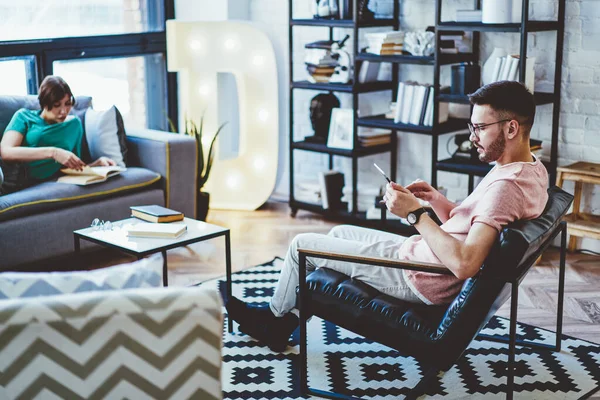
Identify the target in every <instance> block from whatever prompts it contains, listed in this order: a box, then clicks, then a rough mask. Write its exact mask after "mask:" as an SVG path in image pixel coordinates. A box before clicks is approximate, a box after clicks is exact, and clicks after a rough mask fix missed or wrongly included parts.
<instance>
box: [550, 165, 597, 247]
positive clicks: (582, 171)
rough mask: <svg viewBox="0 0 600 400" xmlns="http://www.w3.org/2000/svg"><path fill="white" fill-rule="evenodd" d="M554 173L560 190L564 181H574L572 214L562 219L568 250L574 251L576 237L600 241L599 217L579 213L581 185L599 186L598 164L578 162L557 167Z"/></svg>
mask: <svg viewBox="0 0 600 400" xmlns="http://www.w3.org/2000/svg"><path fill="white" fill-rule="evenodd" d="M556 172H557V175H556V185H557V186H559V187H561V188H562V185H563V182H564V181H575V193H574V196H575V198H574V199H573V212H572V213H571V214H567V215H566V216H565V218H564V220H565V221H567V226H568V231H569V235H570V237H569V247H568V249H569V251H575V248H576V247H577V238H578V237H590V238H593V239H600V216H598V215H593V214H585V213H580V212H579V206H580V205H581V190H582V189H583V184H584V183H592V184H594V185H600V164H593V163H588V162H584V161H580V162H577V163H575V164H571V165H568V166H566V167H558V168H557V169H556Z"/></svg>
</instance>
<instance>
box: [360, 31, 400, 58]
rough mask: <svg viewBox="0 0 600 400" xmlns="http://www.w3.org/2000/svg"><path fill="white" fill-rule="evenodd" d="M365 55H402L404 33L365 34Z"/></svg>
mask: <svg viewBox="0 0 600 400" xmlns="http://www.w3.org/2000/svg"><path fill="white" fill-rule="evenodd" d="M365 39H366V41H367V49H366V52H367V53H372V54H377V55H380V56H390V55H397V54H402V50H403V48H404V32H401V31H388V32H376V33H366V34H365Z"/></svg>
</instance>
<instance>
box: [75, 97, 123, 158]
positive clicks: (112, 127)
mask: <svg viewBox="0 0 600 400" xmlns="http://www.w3.org/2000/svg"><path fill="white" fill-rule="evenodd" d="M85 137H86V141H87V146H88V148H89V154H90V157H91V160H92V161H94V160H97V159H98V158H100V157H102V156H104V157H108V158H111V159H113V160H114V161H115V162H116V163H117V165H119V166H121V167H125V166H127V136H126V134H125V126H124V124H123V117H122V116H121V113H120V112H119V110H118V109H117V107H115V106H112V107H111V108H109V109H108V110H104V111H96V110H94V109H92V108H89V109H88V110H87V111H86V114H85ZM82 153H83V151H82ZM84 161H86V160H85V159H84Z"/></svg>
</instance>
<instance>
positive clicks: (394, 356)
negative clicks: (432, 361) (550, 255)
mask: <svg viewBox="0 0 600 400" xmlns="http://www.w3.org/2000/svg"><path fill="white" fill-rule="evenodd" d="M280 269H281V259H278V258H277V259H275V260H273V261H272V262H270V263H267V264H263V265H261V266H258V267H255V268H252V269H249V270H245V271H242V272H240V273H236V274H234V275H233V294H234V295H235V296H237V297H239V298H241V299H243V300H245V301H249V302H252V303H254V304H267V302H268V300H269V299H270V297H271V295H272V294H273V290H274V286H275V283H276V282H277V279H278V277H279V271H280ZM215 284H216V283H214V282H212V283H209V282H207V283H206V284H205V285H215ZM219 285H220V286H221V287H223V285H224V282H223V281H221V282H220V283H219ZM507 332H508V320H506V319H504V318H500V317H494V318H492V319H491V320H490V322H489V323H488V325H487V326H486V328H485V329H484V330H483V331H482V333H486V334H499V335H507ZM517 333H518V335H519V336H520V338H523V339H526V340H535V341H536V342H541V343H548V344H554V340H555V335H554V333H553V332H549V331H546V330H543V329H538V328H535V327H533V326H529V325H526V324H518V328H517ZM223 334H224V347H223V362H224V364H223V393H224V398H226V399H232V400H233V399H290V400H291V399H298V398H302V397H301V396H300V395H299V393H298V391H297V387H296V385H295V379H296V376H297V368H298V362H299V360H298V358H299V356H298V346H297V345H296V346H294V347H288V350H287V351H286V352H285V353H281V354H280V353H274V352H272V351H270V350H269V349H268V348H266V347H261V346H258V345H257V343H256V342H255V341H254V340H253V339H252V338H250V337H248V336H246V335H244V334H242V333H240V332H239V331H237V325H236V324H234V333H233V334H229V333H228V332H227V331H226V329H224V330H223ZM297 335H298V331H296V332H295V337H294V338H293V342H295V343H297V342H298V336H297ZM295 343H294V344H295ZM507 350H508V349H507V345H505V344H502V343H496V342H491V341H485V340H474V341H473V342H472V343H471V345H470V347H469V348H468V350H467V351H466V353H465V354H464V355H463V357H462V358H461V359H460V360H459V362H458V363H457V364H455V365H454V366H453V367H452V368H451V369H450V370H448V371H446V372H445V373H444V374H440V375H439V376H438V378H437V381H436V382H434V383H432V384H431V386H430V387H429V390H428V395H427V396H425V398H435V399H459V398H470V399H471V398H473V399H490V398H492V399H493V398H501V399H503V398H505V390H506V377H505V374H504V370H505V368H506V363H507ZM422 373H423V369H422V367H421V365H419V363H418V362H417V361H416V360H415V359H413V358H412V357H404V356H402V355H401V354H400V353H398V352H397V351H395V350H393V349H391V348H389V347H386V346H383V345H381V344H378V343H373V342H371V341H369V340H366V339H364V338H363V337H361V336H359V335H356V334H354V333H352V332H350V331H347V330H345V329H342V328H339V327H337V326H335V325H333V324H331V323H329V322H326V321H323V320H321V319H319V318H316V317H315V318H312V319H311V320H310V321H309V323H308V379H309V385H310V386H311V387H313V388H315V389H322V390H327V391H335V392H338V393H343V394H347V395H352V396H355V397H358V398H366V399H374V398H376V399H398V398H402V397H403V395H404V394H405V393H406V392H407V390H408V389H409V388H412V387H413V386H414V385H415V384H416V382H418V381H419V380H420V379H421V377H422ZM599 387H600V345H598V344H594V343H590V342H586V341H583V340H579V339H576V338H572V337H569V336H563V342H562V351H561V352H560V353H555V352H552V351H550V350H538V349H531V348H523V347H519V346H517V353H516V372H515V398H517V399H544V400H545V399H579V398H585V397H587V396H588V395H589V394H591V393H594V392H596V391H597V390H598V389H599Z"/></svg>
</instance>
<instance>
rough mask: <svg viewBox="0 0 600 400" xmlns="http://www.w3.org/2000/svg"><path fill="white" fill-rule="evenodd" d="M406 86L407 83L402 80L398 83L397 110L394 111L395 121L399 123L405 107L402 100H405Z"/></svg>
mask: <svg viewBox="0 0 600 400" xmlns="http://www.w3.org/2000/svg"><path fill="white" fill-rule="evenodd" d="M405 87H406V85H405V84H404V82H400V83H398V96H397V98H396V110H395V113H394V123H395V124H397V123H399V122H400V119H401V116H402V109H403V107H404V106H403V105H402V102H403V101H404V88H405Z"/></svg>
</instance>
